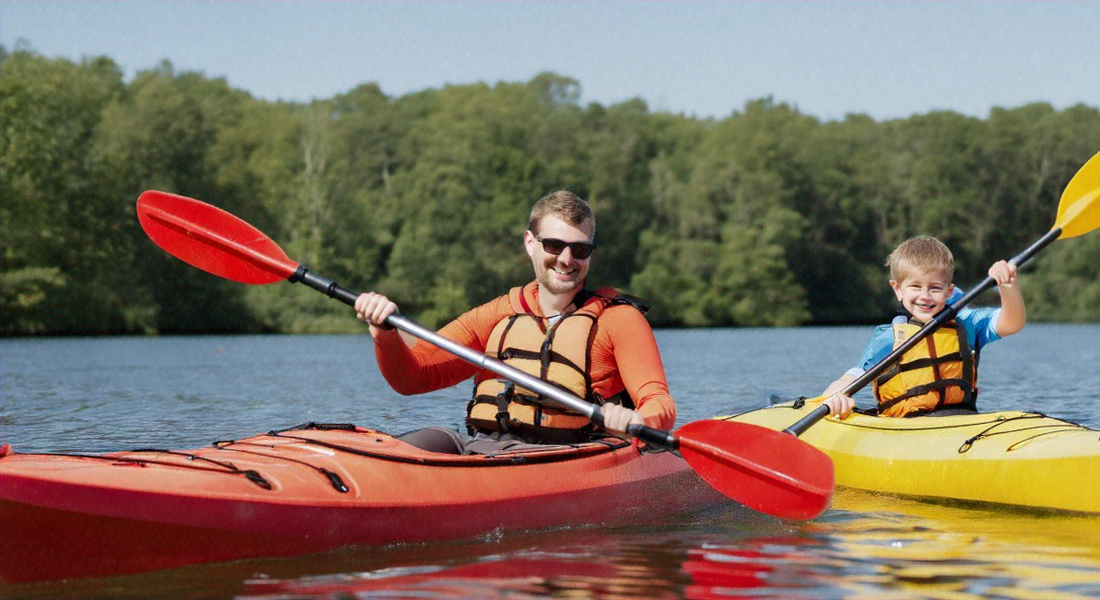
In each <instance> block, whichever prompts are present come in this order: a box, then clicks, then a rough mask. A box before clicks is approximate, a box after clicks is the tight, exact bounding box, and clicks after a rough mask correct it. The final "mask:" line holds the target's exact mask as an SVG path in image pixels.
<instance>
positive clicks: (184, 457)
mask: <svg viewBox="0 0 1100 600" xmlns="http://www.w3.org/2000/svg"><path fill="white" fill-rule="evenodd" d="M722 500H723V497H722V496H721V495H720V494H718V492H716V491H714V490H713V489H711V488H710V487H709V486H708V485H707V484H706V483H704V482H703V481H702V480H701V479H700V478H699V477H698V476H697V475H695V473H694V472H692V471H691V469H690V468H689V467H688V466H687V465H686V463H685V462H684V461H683V460H681V459H680V458H678V457H676V456H675V455H672V454H669V453H667V452H658V453H644V454H643V453H639V452H638V451H637V450H636V449H635V448H633V447H631V446H630V445H629V444H627V443H625V442H620V441H619V440H613V441H612V442H610V443H606V444H605V443H590V444H583V445H578V446H574V447H566V448H560V447H559V448H556V449H541V450H538V451H534V452H519V453H506V454H499V455H496V456H481V455H475V456H452V455H445V454H435V453H431V452H427V451H424V450H421V449H418V448H415V447H412V446H409V445H408V444H405V443H404V442H401V441H399V440H396V439H394V438H392V437H390V436H389V435H386V434H384V433H380V432H377V431H372V430H368V429H362V428H327V427H326V428H321V429H295V430H289V431H284V432H272V433H269V434H264V435H259V436H255V437H252V438H248V439H243V440H236V441H232V442H219V443H216V444H214V445H213V446H211V447H208V448H203V449H198V450H188V451H174V452H169V451H162V450H142V451H131V452H119V453H110V454H104V455H94V456H76V455H49V454H20V453H9V454H7V455H6V456H3V457H0V531H2V532H3V534H2V535H0V577H2V580H3V581H5V582H29V581H41V580H51V579H60V578H76V577H102V576H110V575H121V574H128V573H137V572H142V571H150V570H157V569H165V568H172V567H178V566H183V565H188V564H197V563H207V562H221V561H227V560H235V559H244V558H261V557H280V556H297V555H304V554H312V553H316V552H322V551H326V550H330V549H334V548H338V547H341V546H349V545H383V544H391V543H398V542H429V541H438V540H449V539H461V538H468V537H473V536H476V535H479V534H484V533H488V532H494V533H496V532H504V531H512V530H524V529H539V528H546V527H561V526H571V525H592V524H615V523H626V522H631V521H637V520H639V519H642V518H643V517H644V518H647V519H651V518H653V517H659V516H660V515H668V514H672V513H674V512H679V511H686V510H692V509H696V508H701V507H703V506H706V505H710V504H714V503H717V502H720V501H722Z"/></svg>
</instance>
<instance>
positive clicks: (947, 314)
mask: <svg viewBox="0 0 1100 600" xmlns="http://www.w3.org/2000/svg"><path fill="white" fill-rule="evenodd" d="M1061 234H1062V228H1061V227H1056V228H1054V229H1051V230H1050V231H1048V232H1047V234H1046V235H1044V236H1043V237H1041V238H1039V239H1038V240H1036V241H1035V243H1033V244H1032V245H1030V246H1028V247H1027V249H1026V250H1024V251H1023V252H1021V253H1019V254H1017V255H1016V256H1013V257H1012V258H1011V259H1009V261H1008V262H1009V263H1011V264H1013V265H1016V266H1017V267H1020V266H1023V265H1024V263H1026V262H1027V261H1029V260H1031V257H1033V256H1035V254H1036V253H1038V252H1039V251H1040V250H1042V249H1043V248H1045V247H1047V245H1048V244H1050V243H1051V242H1053V241H1054V240H1056V239H1058V236H1060V235H1061ZM996 284H997V280H995V279H993V278H992V277H986V278H985V279H984V280H983V281H982V282H981V283H979V284H978V285H977V287H975V288H974V289H972V290H970V291H969V292H967V293H966V294H965V295H963V297H962V298H959V299H958V300H957V301H956V302H955V303H954V304H948V305H947V306H945V307H944V308H943V310H941V311H940V312H938V313H936V316H934V317H932V320H931V321H929V322H928V323H925V325H924V327H921V328H920V330H918V331H917V333H915V334H913V336H912V337H910V338H909V339H907V340H905V341H904V342H902V344H901V345H900V346H898V347H897V348H894V351H893V352H891V353H890V354H888V355H886V358H884V359H882V360H880V361H879V362H878V364H876V365H875V366H873V367H871V368H870V369H869V370H867V371H865V372H864V373H863V375H860V376H859V378H858V379H856V380H855V381H853V382H852V383H849V384H848V385H847V386H846V387H845V388H844V389H843V390H841V391H840V393H841V394H844V395H845V396H851V395H853V394H855V393H856V392H858V391H859V390H862V389H863V388H864V387H866V386H867V384H869V383H871V382H872V381H874V380H875V378H876V377H878V376H879V375H882V373H883V372H884V371H886V369H889V368H890V366H891V365H893V364H894V363H895V362H896V361H897V360H898V359H900V358H901V357H902V355H903V354H905V353H906V352H908V351H909V350H910V349H911V348H912V347H913V346H916V345H917V343H919V342H920V341H921V340H923V339H924V338H926V337H928V336H929V335H930V334H931V333H932V332H933V331H935V330H937V329H939V328H940V326H942V325H943V324H944V323H946V322H948V321H950V320H951V319H954V318H955V315H956V314H958V312H959V309H961V308H963V307H964V306H966V305H968V304H970V303H971V302H973V301H974V299H975V298H977V297H978V296H980V295H981V294H982V293H983V292H985V291H986V290H988V289H989V288H991V287H993V286H994V285H996ZM827 416H829V407H828V406H826V405H824V404H822V405H821V406H819V407H817V408H815V409H814V410H813V411H812V412H811V413H810V414H808V415H806V416H805V417H802V418H801V419H800V420H799V421H798V422H796V423H795V424H793V425H791V426H790V427H788V428H786V429H784V430H783V432H784V433H789V434H791V435H795V436H798V435H802V434H803V433H805V431H806V430H807V429H809V428H810V427H811V426H813V425H814V424H815V423H817V422H818V421H820V420H821V419H824V418H825V417H827Z"/></svg>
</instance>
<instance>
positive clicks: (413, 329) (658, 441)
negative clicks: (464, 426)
mask: <svg viewBox="0 0 1100 600" xmlns="http://www.w3.org/2000/svg"><path fill="white" fill-rule="evenodd" d="M287 281H289V282H291V283H302V284H304V285H306V286H308V287H311V288H313V289H315V290H317V291H319V292H321V293H323V294H325V295H326V296H328V297H330V298H335V299H336V300H339V301H340V302H343V303H344V304H347V305H348V306H355V300H356V299H357V298H359V294H357V293H355V292H353V291H351V290H349V289H347V288H345V287H343V286H341V285H340V284H338V283H336V282H335V281H332V280H331V279H327V278H325V277H321V276H320V275H316V274H314V273H311V272H310V271H309V269H307V268H305V267H303V266H299V267H298V269H297V270H296V271H294V274H293V275H291V276H290V277H289V278H287ZM386 324H387V325H391V326H393V327H396V328H397V329H400V330H401V331H404V332H405V333H408V334H409V335H412V336H414V337H417V338H420V339H422V340H424V341H426V342H429V343H431V344H434V345H436V346H439V347H440V348H443V349H444V350H446V351H448V352H450V353H451V354H454V355H455V356H457V357H459V358H461V359H462V360H465V361H466V362H468V363H471V364H473V365H475V366H478V367H481V368H483V369H486V370H489V371H492V372H494V373H496V374H497V375H500V376H501V377H504V378H506V379H508V380H510V381H513V382H515V383H518V384H519V385H521V386H523V387H525V388H527V389H529V390H533V391H535V392H538V393H539V394H540V395H541V396H544V397H545V398H546V399H548V400H549V401H551V402H552V403H553V404H555V405H556V406H558V407H560V408H565V409H567V410H571V411H573V412H576V413H579V414H582V415H584V416H586V417H588V419H589V420H591V421H592V422H593V423H596V424H597V425H600V426H603V424H604V423H603V411H601V410H600V407H599V406H597V405H595V404H592V403H591V402H585V401H584V400H581V399H580V398H578V397H576V396H574V395H573V394H570V393H569V392H567V391H565V390H564V389H562V388H559V387H557V386H554V385H551V384H550V383H548V382H546V381H543V380H542V379H539V378H538V377H535V376H533V375H530V374H529V373H524V372H523V371H520V370H519V369H516V368H514V367H511V366H508V365H506V364H504V363H502V362H500V361H499V360H496V359H495V358H493V357H491V356H487V355H485V354H484V353H481V352H478V351H476V350H473V349H471V348H467V347H466V346H463V345H462V344H458V343H455V342H454V341H452V340H449V339H447V338H445V337H443V336H441V335H439V334H438V333H436V332H434V331H432V330H430V329H427V328H425V327H422V326H420V325H418V324H416V323H414V322H412V321H410V320H408V319H406V318H405V317H403V316H401V315H390V316H388V317H386ZM627 433H629V434H630V435H632V436H634V437H636V438H638V439H640V440H642V441H643V442H645V443H646V444H649V445H651V446H656V447H658V448H664V449H666V450H676V449H677V448H678V447H679V441H678V440H677V439H676V437H675V436H673V435H672V433H670V432H668V431H662V430H660V429H654V428H652V427H647V426H645V425H634V424H632V425H629V426H627Z"/></svg>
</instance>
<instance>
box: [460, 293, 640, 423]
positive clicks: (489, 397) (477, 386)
mask: <svg viewBox="0 0 1100 600" xmlns="http://www.w3.org/2000/svg"><path fill="white" fill-rule="evenodd" d="M581 293H582V294H584V292H583V291H582V292H581ZM509 300H510V302H511V304H512V308H513V310H514V311H515V314H513V315H512V316H511V317H508V318H505V319H502V320H501V321H500V322H498V323H497V325H496V326H495V327H494V328H493V331H492V332H491V333H490V335H489V340H488V343H487V344H486V346H485V353H486V354H487V355H489V356H492V357H493V358H496V359H498V360H500V361H501V362H503V363H504V364H506V365H509V366H511V367H515V368H516V369H519V370H520V371H523V372H524V373H527V374H529V375H533V376H535V377H538V378H540V379H542V380H544V381H547V382H549V383H552V384H554V385H557V386H559V387H561V388H564V389H565V390H567V391H568V392H570V393H572V394H573V395H575V396H578V397H580V398H583V399H585V400H586V401H588V402H593V403H596V404H601V405H602V404H604V403H607V402H615V403H619V404H625V405H626V406H628V407H631V408H633V403H632V402H631V401H630V398H629V396H628V395H627V394H626V392H625V390H623V391H621V392H619V393H617V394H615V395H614V396H613V397H612V398H601V397H600V396H599V394H597V393H595V392H594V391H593V390H592V374H591V369H592V360H591V352H592V343H593V340H595V338H596V330H597V327H598V323H599V318H600V314H601V313H603V311H604V310H605V309H606V308H607V307H608V306H611V305H613V304H631V305H633V306H635V307H637V308H639V309H642V307H640V306H639V305H638V304H637V303H636V301H635V300H634V299H633V298H632V297H631V296H626V295H620V294H618V293H617V292H616V291H615V290H613V289H611V288H604V289H600V290H598V291H597V292H596V293H594V294H591V295H588V297H587V298H586V299H585V300H583V302H582V303H581V305H580V307H579V308H577V309H576V310H574V311H573V312H572V313H569V314H567V315H564V316H562V317H561V318H559V319H558V320H557V321H556V322H554V324H553V325H550V326H549V327H547V325H546V321H545V320H544V319H543V318H541V317H538V316H536V315H535V314H534V313H532V312H531V311H530V309H529V308H528V307H526V306H525V302H524V299H523V288H521V287H517V288H514V289H512V290H511V291H510V292H509ZM542 399H543V397H542V396H540V395H539V394H537V393H536V392H534V391H532V390H528V389H527V388H524V387H522V386H517V385H515V384H514V383H512V382H511V381H506V380H502V379H497V378H495V375H494V374H493V373H492V372H490V371H482V372H480V373H478V374H477V376H475V378H474V394H473V399H472V400H471V401H470V403H469V405H468V406H467V409H466V425H467V428H468V429H469V430H470V432H471V434H472V433H474V432H475V431H488V432H493V431H503V432H509V433H513V434H515V435H518V436H520V437H522V438H524V439H526V440H527V441H529V442H532V443H549V444H570V443H577V442H583V441H586V440H588V439H589V438H590V437H591V434H592V432H593V431H594V429H595V427H594V426H593V425H592V423H591V421H589V419H588V417H586V416H582V415H578V414H576V413H573V412H569V411H566V410H563V409H558V408H554V407H553V406H551V405H544V404H542V403H540V402H539V400H542Z"/></svg>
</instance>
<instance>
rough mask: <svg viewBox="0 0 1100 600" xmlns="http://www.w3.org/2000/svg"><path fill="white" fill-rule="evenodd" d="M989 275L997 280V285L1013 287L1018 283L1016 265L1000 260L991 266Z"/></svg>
mask: <svg viewBox="0 0 1100 600" xmlns="http://www.w3.org/2000/svg"><path fill="white" fill-rule="evenodd" d="M989 276H990V277H992V278H993V280H994V281H996V282H997V287H1012V286H1013V285H1014V284H1015V283H1016V265H1014V264H1012V263H1009V262H1007V261H1003V260H999V261H997V262H995V263H993V266H991V267H989Z"/></svg>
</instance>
